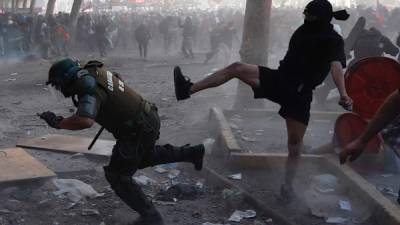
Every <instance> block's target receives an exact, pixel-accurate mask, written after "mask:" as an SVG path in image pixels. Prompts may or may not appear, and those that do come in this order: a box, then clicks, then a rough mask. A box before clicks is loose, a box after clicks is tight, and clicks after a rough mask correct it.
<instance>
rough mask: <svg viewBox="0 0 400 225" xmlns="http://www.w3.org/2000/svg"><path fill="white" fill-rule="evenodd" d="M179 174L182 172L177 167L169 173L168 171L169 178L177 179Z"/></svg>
mask: <svg viewBox="0 0 400 225" xmlns="http://www.w3.org/2000/svg"><path fill="white" fill-rule="evenodd" d="M179 174H181V171H180V170H177V169H173V170H170V171H169V173H168V178H169V179H175V178H176V177H178V176H179Z"/></svg>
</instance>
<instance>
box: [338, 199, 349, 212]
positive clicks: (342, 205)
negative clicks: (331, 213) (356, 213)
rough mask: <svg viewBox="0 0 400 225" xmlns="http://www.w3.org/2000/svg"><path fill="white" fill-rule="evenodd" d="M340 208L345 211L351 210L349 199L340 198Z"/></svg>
mask: <svg viewBox="0 0 400 225" xmlns="http://www.w3.org/2000/svg"><path fill="white" fill-rule="evenodd" d="M339 205H340V208H341V209H343V210H346V211H351V204H350V202H349V201H345V200H340V201H339Z"/></svg>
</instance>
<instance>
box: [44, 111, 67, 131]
mask: <svg viewBox="0 0 400 225" xmlns="http://www.w3.org/2000/svg"><path fill="white" fill-rule="evenodd" d="M38 116H39V117H40V118H41V119H42V120H44V121H46V123H47V124H48V125H49V126H50V127H53V128H56V129H60V122H61V121H62V120H63V119H64V117H62V116H56V114H54V113H53V112H50V111H47V112H43V113H40V114H38Z"/></svg>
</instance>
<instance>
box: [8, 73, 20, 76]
mask: <svg viewBox="0 0 400 225" xmlns="http://www.w3.org/2000/svg"><path fill="white" fill-rule="evenodd" d="M17 75H18V73H12V74H10V76H17Z"/></svg>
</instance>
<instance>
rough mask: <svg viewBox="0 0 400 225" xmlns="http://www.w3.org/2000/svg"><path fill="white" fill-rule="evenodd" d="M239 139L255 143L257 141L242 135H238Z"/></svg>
mask: <svg viewBox="0 0 400 225" xmlns="http://www.w3.org/2000/svg"><path fill="white" fill-rule="evenodd" d="M240 137H241V138H242V139H243V140H245V141H247V142H256V141H257V139H255V138H251V137H248V136H246V135H244V134H242V135H240Z"/></svg>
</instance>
